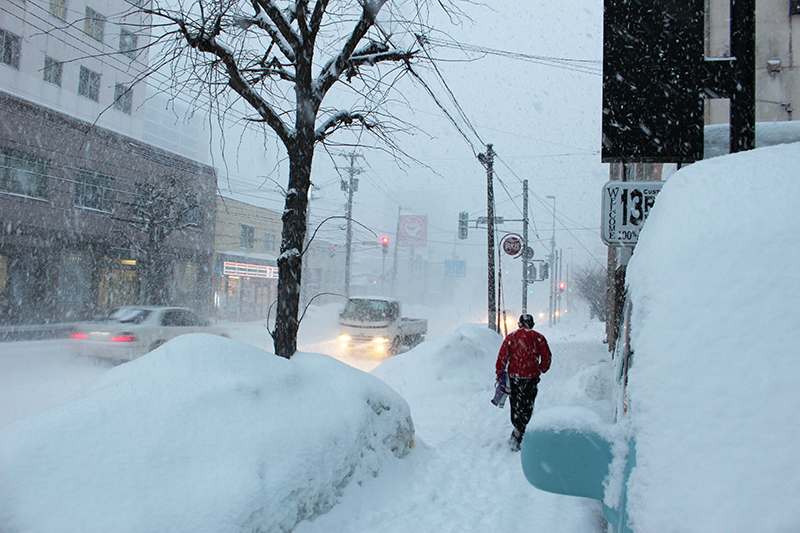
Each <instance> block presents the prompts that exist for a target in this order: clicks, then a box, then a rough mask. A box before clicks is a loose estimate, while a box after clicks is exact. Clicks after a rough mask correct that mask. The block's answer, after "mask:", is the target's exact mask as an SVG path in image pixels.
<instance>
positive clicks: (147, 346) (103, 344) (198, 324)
mask: <svg viewBox="0 0 800 533" xmlns="http://www.w3.org/2000/svg"><path fill="white" fill-rule="evenodd" d="M200 332H205V333H213V334H216V335H223V336H226V335H225V332H224V331H223V330H222V329H221V328H218V327H216V326H212V325H211V324H210V323H209V322H208V321H207V320H205V319H203V318H201V317H199V316H198V315H197V314H196V313H194V312H193V311H191V310H190V309H186V308H183V307H148V306H125V307H120V308H118V309H116V310H115V311H113V312H112V313H111V314H110V315H109V316H108V317H107V318H102V319H100V320H98V321H95V322H86V323H84V324H81V325H79V326H77V327H76V328H75V330H74V331H73V332H72V343H73V349H74V351H75V352H76V353H77V354H79V355H83V356H87V357H97V358H102V359H111V360H117V361H130V360H131V359H135V358H137V357H140V356H142V355H144V354H146V353H147V352H150V351H152V350H154V349H156V348H158V347H159V346H161V345H162V344H164V343H165V342H167V341H168V340H170V339H173V338H175V337H177V336H178V335H185V334H186V333H200Z"/></svg>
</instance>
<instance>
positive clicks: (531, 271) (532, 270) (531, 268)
mask: <svg viewBox="0 0 800 533" xmlns="http://www.w3.org/2000/svg"><path fill="white" fill-rule="evenodd" d="M535 279H536V263H530V264H529V265H528V273H527V275H526V276H525V281H529V282H530V281H533V280H535Z"/></svg>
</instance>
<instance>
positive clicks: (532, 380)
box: [495, 314, 551, 451]
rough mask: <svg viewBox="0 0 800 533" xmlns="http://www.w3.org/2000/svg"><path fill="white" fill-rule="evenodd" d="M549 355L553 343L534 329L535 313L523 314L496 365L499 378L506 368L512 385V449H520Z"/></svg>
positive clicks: (503, 346) (548, 365)
mask: <svg viewBox="0 0 800 533" xmlns="http://www.w3.org/2000/svg"><path fill="white" fill-rule="evenodd" d="M550 358H551V354H550V347H549V346H548V345H547V340H546V339H545V338H544V335H542V334H541V333H538V332H536V331H533V317H532V316H531V315H528V314H524V315H521V316H520V317H519V329H517V330H516V331H514V332H512V333H510V334H509V335H508V336H507V337H506V338H505V340H504V341H503V345H502V346H500V353H499V354H497V364H496V365H495V371H496V373H497V379H498V380H499V379H500V375H501V374H502V373H503V371H506V372H508V378H509V382H510V385H511V390H510V391H509V396H510V397H511V424H512V425H513V426H514V431H513V432H512V433H511V439H510V440H509V445H510V446H511V449H512V450H515V451H516V450H519V446H520V444H521V443H522V437H523V436H524V435H525V428H526V427H527V425H528V422H530V420H531V415H532V414H533V403H534V401H535V400H536V393H537V391H538V388H537V386H538V384H539V377H540V376H541V375H542V374H544V373H545V372H547V371H548V370H549V369H550Z"/></svg>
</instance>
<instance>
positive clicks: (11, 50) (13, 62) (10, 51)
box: [0, 29, 22, 70]
mask: <svg viewBox="0 0 800 533" xmlns="http://www.w3.org/2000/svg"><path fill="white" fill-rule="evenodd" d="M21 49H22V38H21V37H20V36H19V35H14V34H13V33H11V32H10V31H6V30H1V29H0V63H5V64H6V65H8V66H10V67H14V68H15V69H17V70H19V56H20V51H21Z"/></svg>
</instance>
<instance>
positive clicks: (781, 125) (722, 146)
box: [704, 122, 800, 159]
mask: <svg viewBox="0 0 800 533" xmlns="http://www.w3.org/2000/svg"><path fill="white" fill-rule="evenodd" d="M796 142H800V122H758V123H756V148H763V147H766V146H775V145H778V144H788V143H796ZM728 153H730V126H729V125H728V124H715V125H713V126H706V127H705V151H704V158H705V159H709V158H712V157H718V156H721V155H725V154H728Z"/></svg>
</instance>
